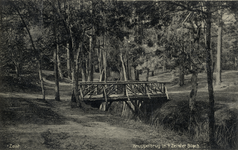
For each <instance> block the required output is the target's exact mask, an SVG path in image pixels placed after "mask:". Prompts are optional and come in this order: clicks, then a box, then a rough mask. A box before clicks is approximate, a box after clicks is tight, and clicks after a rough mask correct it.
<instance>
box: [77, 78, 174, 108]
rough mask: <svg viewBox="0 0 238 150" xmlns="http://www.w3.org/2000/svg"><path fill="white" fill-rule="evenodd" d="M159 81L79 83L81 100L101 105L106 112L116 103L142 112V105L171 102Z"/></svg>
mask: <svg viewBox="0 0 238 150" xmlns="http://www.w3.org/2000/svg"><path fill="white" fill-rule="evenodd" d="M168 83H170V82H157V81H118V82H115V81H108V82H79V95H80V99H81V100H82V101H84V102H86V103H87V102H90V103H93V102H98V103H101V104H102V105H101V107H102V108H101V109H102V110H104V111H106V110H108V108H109V107H110V105H111V104H112V102H114V101H124V102H125V103H126V104H127V105H128V107H129V108H130V109H131V110H135V109H136V110H137V111H140V103H143V102H151V101H160V100H161V99H167V100H169V95H168V92H167V88H166V84H168Z"/></svg>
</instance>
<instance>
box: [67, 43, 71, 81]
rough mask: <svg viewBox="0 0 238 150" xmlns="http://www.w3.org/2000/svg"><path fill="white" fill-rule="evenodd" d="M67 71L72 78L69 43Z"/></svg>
mask: <svg viewBox="0 0 238 150" xmlns="http://www.w3.org/2000/svg"><path fill="white" fill-rule="evenodd" d="M66 50H67V72H68V78H69V79H70V78H71V76H70V75H71V64H70V52H69V50H70V48H69V43H67V48H66Z"/></svg>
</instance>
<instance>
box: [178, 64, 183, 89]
mask: <svg viewBox="0 0 238 150" xmlns="http://www.w3.org/2000/svg"><path fill="white" fill-rule="evenodd" d="M183 85H184V67H183V65H180V68H179V86H183Z"/></svg>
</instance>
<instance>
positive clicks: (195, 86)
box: [188, 72, 198, 136]
mask: <svg viewBox="0 0 238 150" xmlns="http://www.w3.org/2000/svg"><path fill="white" fill-rule="evenodd" d="M197 76H198V73H197V72H193V74H192V77H191V84H192V90H191V92H190V96H189V108H190V113H189V114H190V119H189V127H188V128H189V133H190V135H191V136H192V135H193V134H194V133H195V131H194V130H193V129H194V128H193V127H194V126H193V124H194V123H195V121H194V107H195V102H196V96H197V89H198V83H197Z"/></svg>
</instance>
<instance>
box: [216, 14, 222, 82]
mask: <svg viewBox="0 0 238 150" xmlns="http://www.w3.org/2000/svg"><path fill="white" fill-rule="evenodd" d="M221 19H222V18H220V20H219V26H218V38H217V64H216V65H217V72H216V85H220V84H221V53H222V20H221Z"/></svg>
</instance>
